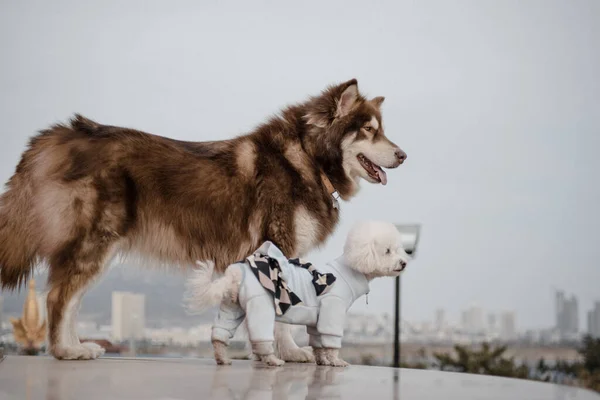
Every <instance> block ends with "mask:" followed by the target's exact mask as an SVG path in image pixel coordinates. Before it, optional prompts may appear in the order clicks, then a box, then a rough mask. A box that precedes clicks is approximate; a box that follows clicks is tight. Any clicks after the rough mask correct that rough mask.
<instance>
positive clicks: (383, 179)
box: [375, 166, 387, 186]
mask: <svg viewBox="0 0 600 400" xmlns="http://www.w3.org/2000/svg"><path fill="white" fill-rule="evenodd" d="M375 171H377V175H378V176H379V180H381V184H382V185H384V186H385V185H386V184H387V174H386V173H385V171H384V170H382V169H381V168H379V167H378V166H375Z"/></svg>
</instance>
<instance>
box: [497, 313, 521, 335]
mask: <svg viewBox="0 0 600 400" xmlns="http://www.w3.org/2000/svg"><path fill="white" fill-rule="evenodd" d="M516 336H517V329H516V315H515V312H514V311H507V312H503V313H502V314H501V315H500V337H501V338H502V339H503V340H513V339H515V338H516Z"/></svg>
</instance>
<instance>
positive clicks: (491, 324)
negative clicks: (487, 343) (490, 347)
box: [487, 313, 498, 333]
mask: <svg viewBox="0 0 600 400" xmlns="http://www.w3.org/2000/svg"><path fill="white" fill-rule="evenodd" d="M487 331H488V333H496V332H498V316H497V315H496V314H495V313H490V314H488V317H487Z"/></svg>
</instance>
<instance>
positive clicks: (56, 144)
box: [0, 80, 387, 358]
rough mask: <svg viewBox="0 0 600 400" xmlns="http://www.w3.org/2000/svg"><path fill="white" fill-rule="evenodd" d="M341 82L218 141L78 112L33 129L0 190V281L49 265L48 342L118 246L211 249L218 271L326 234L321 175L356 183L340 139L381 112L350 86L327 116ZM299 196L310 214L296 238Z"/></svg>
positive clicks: (10, 282) (328, 218)
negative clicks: (307, 229) (172, 135)
mask: <svg viewBox="0 0 600 400" xmlns="http://www.w3.org/2000/svg"><path fill="white" fill-rule="evenodd" d="M351 85H356V81H355V80H351V81H348V82H346V83H343V84H341V85H337V86H333V87H330V88H328V89H327V90H325V91H324V92H323V93H322V94H321V95H320V96H317V97H314V98H311V99H310V100H308V101H307V102H305V103H303V104H299V105H295V106H291V107H288V108H286V109H285V110H283V111H282V112H281V114H280V115H279V116H277V117H274V118H272V119H271V120H270V121H268V122H267V123H265V124H263V125H261V126H259V127H258V128H257V129H255V130H254V131H253V132H252V133H250V134H248V135H244V136H240V137H237V138H234V139H231V140H225V141H215V142H184V141H178V140H173V139H169V138H165V137H161V136H155V135H151V134H148V133H144V132H140V131H137V130H133V129H126V128H120V127H114V126H107V125H101V124H99V123H96V122H93V121H91V120H89V119H87V118H84V117H83V116H80V115H75V117H74V118H73V119H72V120H71V121H70V123H69V124H66V125H64V124H58V125H54V126H52V127H51V128H50V129H47V130H44V131H42V132H41V133H40V134H39V135H37V136H35V137H33V138H32V139H31V141H30V143H29V146H28V148H27V150H26V151H25V152H24V154H23V156H22V159H21V161H20V163H19V164H18V166H17V169H16V173H15V174H14V175H13V176H12V177H11V179H10V180H9V182H8V184H7V190H6V192H5V193H4V194H3V195H2V196H1V197H0V285H1V287H2V288H3V289H15V288H19V287H20V286H21V285H23V284H24V283H25V282H26V281H27V279H28V277H29V276H30V275H31V273H32V271H33V268H34V267H35V265H36V264H38V263H39V262H44V263H46V264H47V265H48V267H49V289H50V292H49V295H48V313H49V323H50V350H51V352H52V351H53V350H52V349H53V346H54V347H56V346H58V340H59V338H58V337H57V335H60V333H59V331H60V329H61V328H60V324H61V320H62V319H63V313H64V310H65V307H67V305H68V304H69V302H71V301H72V300H73V299H75V298H76V297H77V296H79V297H80V296H81V295H82V293H83V292H84V291H85V289H86V288H87V286H89V284H90V283H91V281H93V279H94V278H96V277H99V276H100V275H101V273H102V271H103V269H104V267H105V264H106V262H107V260H108V258H110V257H111V256H112V255H113V254H114V253H123V254H128V253H133V254H138V255H141V256H143V257H148V258H152V259H155V260H158V261H159V262H161V263H164V264H167V265H173V264H176V265H182V266H187V265H190V266H191V265H194V262H195V261H196V260H214V262H215V265H216V268H217V270H219V271H223V270H224V269H225V268H226V267H227V266H228V265H229V264H231V263H232V262H235V261H238V260H240V259H242V258H243V257H245V256H247V255H248V254H249V253H250V252H251V251H253V250H255V249H256V248H257V247H258V246H259V245H260V244H261V243H262V242H263V241H265V240H271V241H272V242H274V243H275V244H277V245H278V246H279V247H280V248H281V249H282V250H283V251H284V253H286V254H287V255H289V256H290V257H291V256H293V255H297V254H300V253H305V252H307V251H308V250H310V248H312V247H314V246H317V245H319V244H321V243H323V242H324V241H325V240H326V238H327V237H328V236H329V235H330V234H331V233H332V232H333V230H334V227H335V225H336V223H337V222H338V209H336V208H334V207H333V204H332V199H331V196H330V194H329V193H328V191H327V189H326V187H325V186H324V184H323V182H322V179H321V174H322V173H324V174H325V175H326V176H327V177H328V178H329V180H330V181H331V183H332V184H333V186H334V187H335V189H336V190H337V191H338V192H339V193H340V195H341V197H342V198H344V199H348V198H350V197H351V196H352V195H353V194H354V192H355V190H356V187H355V186H356V185H355V182H353V181H352V179H351V178H350V177H349V176H348V174H347V173H346V172H345V171H344V168H343V167H342V149H341V144H342V140H343V139H344V138H345V137H346V136H347V135H348V134H349V132H357V131H360V127H361V126H362V125H363V124H364V123H365V122H366V121H368V120H369V119H370V118H371V117H372V116H373V115H376V116H377V118H378V120H379V125H381V115H380V113H379V104H380V103H379V102H378V100H377V99H373V100H372V101H368V100H366V99H364V98H363V97H362V96H360V95H359V97H358V98H357V101H356V103H355V105H354V106H353V108H352V110H351V112H349V113H348V114H347V115H344V116H341V117H340V116H339V115H338V116H336V112H337V110H338V108H339V107H338V106H339V101H340V96H341V94H342V93H343V92H344V91H345V90H346V89H347V88H348V87H349V86H351ZM380 137H383V139H385V140H387V139H386V138H385V136H383V131H381V133H380ZM363 139H364V138H363ZM356 140H360V138H357V139H356ZM299 209H302V210H303V212H304V214H303V218H304V219H307V218H308V219H310V221H311V224H313V225H314V226H315V227H316V228H315V231H314V232H315V233H314V235H313V237H310V238H308V239H307V240H303V241H299V240H298V235H301V234H302V233H301V232H297V230H296V226H295V223H296V222H295V221H297V211H298V210H299ZM299 242H301V243H299ZM58 353H60V351H58V350H56V348H55V350H54V353H53V354H54V355H55V356H57V357H59V358H62V357H61V355H60V354H58ZM84 358H85V357H84Z"/></svg>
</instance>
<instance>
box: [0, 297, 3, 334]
mask: <svg viewBox="0 0 600 400" xmlns="http://www.w3.org/2000/svg"><path fill="white" fill-rule="evenodd" d="M3 311H4V298H2V296H0V328H2V322H3V321H4V313H3Z"/></svg>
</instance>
